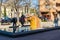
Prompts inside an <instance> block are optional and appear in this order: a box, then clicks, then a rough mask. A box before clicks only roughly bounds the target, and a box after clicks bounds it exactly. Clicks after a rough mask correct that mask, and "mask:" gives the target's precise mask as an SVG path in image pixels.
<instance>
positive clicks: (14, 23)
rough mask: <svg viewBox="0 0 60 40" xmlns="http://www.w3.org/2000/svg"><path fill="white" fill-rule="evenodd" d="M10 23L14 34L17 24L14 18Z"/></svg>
mask: <svg viewBox="0 0 60 40" xmlns="http://www.w3.org/2000/svg"><path fill="white" fill-rule="evenodd" d="M12 22H13V33H15V31H16V27H17V26H16V23H17V19H16V18H15V17H14V18H13V19H12Z"/></svg>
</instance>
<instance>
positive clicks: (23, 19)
mask: <svg viewBox="0 0 60 40" xmlns="http://www.w3.org/2000/svg"><path fill="white" fill-rule="evenodd" d="M19 21H20V22H21V25H22V27H23V26H24V23H25V15H23V14H22V16H21V17H20V20H19Z"/></svg>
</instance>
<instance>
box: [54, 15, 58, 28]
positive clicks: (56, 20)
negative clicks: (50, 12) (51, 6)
mask: <svg viewBox="0 0 60 40" xmlns="http://www.w3.org/2000/svg"><path fill="white" fill-rule="evenodd" d="M58 20H59V19H58V17H57V14H56V15H55V18H54V24H55V27H57V26H58Z"/></svg>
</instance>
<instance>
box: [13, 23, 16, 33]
mask: <svg viewBox="0 0 60 40" xmlns="http://www.w3.org/2000/svg"><path fill="white" fill-rule="evenodd" d="M15 31H16V23H13V33H15Z"/></svg>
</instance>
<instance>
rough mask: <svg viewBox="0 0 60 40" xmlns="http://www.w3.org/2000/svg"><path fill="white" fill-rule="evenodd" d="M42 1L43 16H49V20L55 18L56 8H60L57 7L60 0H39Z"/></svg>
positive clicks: (41, 10)
mask: <svg viewBox="0 0 60 40" xmlns="http://www.w3.org/2000/svg"><path fill="white" fill-rule="evenodd" d="M39 1H40V3H39V4H40V9H39V10H40V12H41V14H42V16H44V17H47V18H48V19H49V20H52V21H53V20H54V14H56V10H60V9H59V7H58V8H57V7H56V3H59V2H60V0H39Z"/></svg>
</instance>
